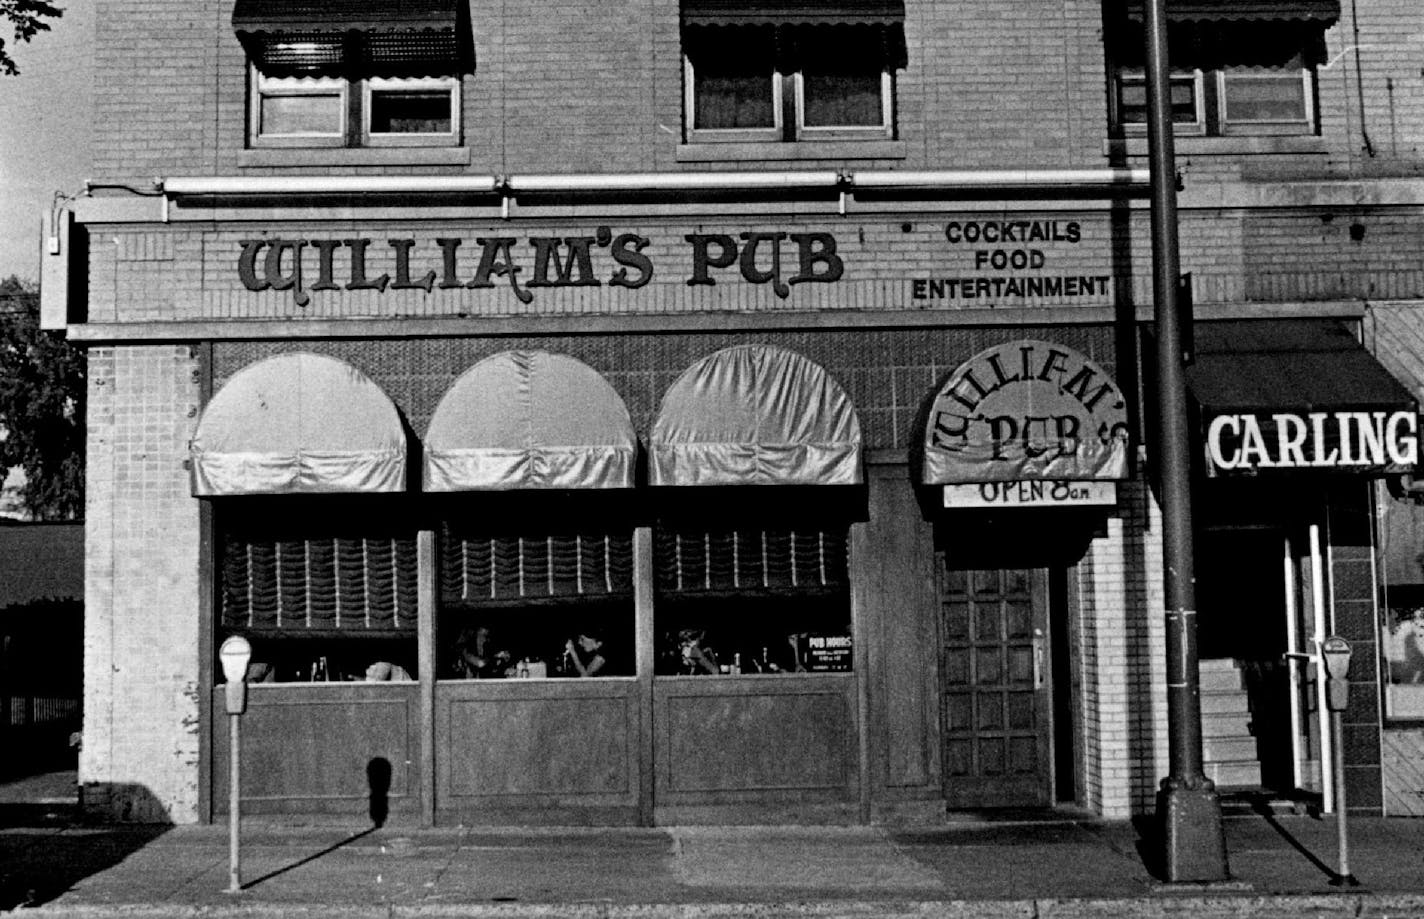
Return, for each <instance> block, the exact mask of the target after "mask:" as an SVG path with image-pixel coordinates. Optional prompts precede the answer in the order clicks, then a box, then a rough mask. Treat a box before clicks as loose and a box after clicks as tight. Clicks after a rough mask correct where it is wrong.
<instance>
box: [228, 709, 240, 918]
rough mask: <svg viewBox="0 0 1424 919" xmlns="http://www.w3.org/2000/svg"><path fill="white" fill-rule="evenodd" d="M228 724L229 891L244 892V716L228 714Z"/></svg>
mask: <svg viewBox="0 0 1424 919" xmlns="http://www.w3.org/2000/svg"><path fill="white" fill-rule="evenodd" d="M227 720H228V724H229V725H231V728H230V731H229V736H230V743H231V746H232V756H231V757H230V762H229V763H228V770H229V771H228V782H227V789H228V790H227V794H228V800H227V827H228V830H227V843H228V872H227V875H228V878H227V892H228V893H241V892H242V859H241V856H240V855H239V847H238V836H239V833H238V831H239V829H240V825H241V823H242V810H241V805H240V804H239V803H238V802H239V800H240V798H241V795H240V793H239V788H238V776H239V775H241V772H242V770H241V769H240V768H239V764H240V763H241V762H242V752H241V750H242V728H241V724H242V716H240V715H238V714H236V713H234V714H231V715H228V716H227Z"/></svg>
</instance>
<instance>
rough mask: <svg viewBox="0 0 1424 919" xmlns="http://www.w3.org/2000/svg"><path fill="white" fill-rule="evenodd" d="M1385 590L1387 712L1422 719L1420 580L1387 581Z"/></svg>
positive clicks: (1423, 587)
mask: <svg viewBox="0 0 1424 919" xmlns="http://www.w3.org/2000/svg"><path fill="white" fill-rule="evenodd" d="M1385 594H1386V606H1385V611H1384V617H1385V623H1384V635H1383V636H1382V637H1383V642H1382V647H1383V651H1384V660H1385V666H1386V667H1387V668H1388V671H1389V673H1388V680H1389V683H1388V690H1387V695H1388V714H1389V716H1390V717H1392V718H1406V719H1424V584H1400V585H1391V586H1390V587H1388V588H1387V590H1386V592H1385Z"/></svg>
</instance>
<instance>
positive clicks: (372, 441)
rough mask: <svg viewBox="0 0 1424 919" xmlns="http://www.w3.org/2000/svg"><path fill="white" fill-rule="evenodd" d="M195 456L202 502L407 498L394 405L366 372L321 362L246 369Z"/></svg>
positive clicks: (208, 424) (281, 361)
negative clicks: (333, 495) (352, 495)
mask: <svg viewBox="0 0 1424 919" xmlns="http://www.w3.org/2000/svg"><path fill="white" fill-rule="evenodd" d="M189 453H190V456H191V459H192V466H193V494H194V495H197V496H200V497H215V496H220V495H281V494H301V493H327V492H399V491H403V490H405V465H406V441H405V431H404V428H403V426H402V424H401V419H400V414H399V412H397V411H396V407H395V405H393V404H392V403H391V400H390V399H389V398H388V397H387V396H386V394H385V393H384V392H382V391H381V389H380V387H378V386H377V385H376V384H375V383H373V382H371V379H370V378H369V377H367V376H366V375H365V374H363V373H362V372H361V371H359V370H357V369H356V368H355V367H352V366H351V365H350V364H347V363H345V362H344V361H339V360H337V359H335V358H331V357H325V356H323V355H319V354H309V353H305V352H302V353H297V354H283V355H280V356H277V357H270V358H267V359H266V360H263V361H259V362H258V363H256V364H253V365H251V366H249V367H246V368H244V369H242V370H240V371H238V372H237V374H235V375H234V376H233V377H232V379H230V380H228V381H227V383H226V384H224V386H223V387H222V389H220V390H219V391H218V393H217V395H215V396H214V397H213V399H212V401H211V402H210V403H208V407H207V408H206V409H205V410H204V411H203V417H202V420H200V421H199V422H198V430H197V433H196V434H195V435H194V436H193V440H192V442H191V444H190V445H189Z"/></svg>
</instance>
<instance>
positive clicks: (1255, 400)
mask: <svg viewBox="0 0 1424 919" xmlns="http://www.w3.org/2000/svg"><path fill="white" fill-rule="evenodd" d="M1195 351H1196V360H1195V362H1194V363H1192V364H1191V365H1190V366H1189V367H1188V368H1187V384H1188V386H1189V388H1190V389H1191V393H1192V396H1193V398H1194V399H1195V401H1196V404H1197V406H1198V407H1199V409H1200V415H1201V422H1202V428H1203V440H1204V443H1205V447H1206V462H1207V465H1206V471H1207V472H1208V474H1212V475H1216V474H1222V473H1225V474H1240V473H1248V474H1255V473H1262V472H1270V473H1272V474H1275V473H1280V472H1293V471H1295V472H1300V471H1313V472H1323V471H1334V472H1354V473H1371V474H1378V473H1387V472H1412V471H1413V470H1414V468H1415V467H1416V466H1417V465H1418V463H1419V436H1418V428H1419V415H1418V407H1417V406H1416V404H1415V401H1414V399H1413V397H1412V396H1411V395H1410V393H1409V391H1408V390H1407V389H1406V388H1405V387H1404V386H1403V385H1401V384H1400V383H1399V382H1398V381H1397V380H1395V379H1394V377H1393V376H1391V375H1390V373H1389V371H1387V370H1385V368H1384V367H1383V366H1381V365H1380V363H1379V362H1378V361H1377V360H1375V358H1374V356H1373V355H1371V354H1370V353H1369V352H1368V351H1366V350H1365V349H1364V347H1362V346H1361V345H1360V343H1359V342H1358V341H1356V339H1355V336H1354V335H1353V334H1352V333H1351V331H1350V330H1349V329H1347V328H1346V327H1344V326H1343V325H1341V324H1339V323H1337V322H1332V321H1328V320H1316V321H1309V320H1297V321H1270V320H1256V321H1239V322H1211V323H1200V324H1199V325H1198V326H1197V331H1196V348H1195Z"/></svg>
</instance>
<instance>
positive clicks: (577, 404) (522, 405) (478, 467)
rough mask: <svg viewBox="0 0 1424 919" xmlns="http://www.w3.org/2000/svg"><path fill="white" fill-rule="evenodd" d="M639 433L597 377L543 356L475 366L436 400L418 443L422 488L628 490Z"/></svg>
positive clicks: (567, 360)
mask: <svg viewBox="0 0 1424 919" xmlns="http://www.w3.org/2000/svg"><path fill="white" fill-rule="evenodd" d="M637 457H638V440H637V435H636V434H634V432H633V423H632V421H631V420H629V417H628V409H627V407H625V406H624V405H623V400H622V398H620V397H619V395H618V393H617V392H615V391H614V389H613V387H612V386H610V385H609V384H608V381H607V380H605V379H604V378H603V377H601V376H599V374H598V372H597V371H595V370H594V369H593V368H591V367H589V366H588V365H587V364H584V363H582V362H580V361H577V360H575V359H574V358H571V357H567V356H564V355H560V354H549V353H548V352H544V351H505V352H502V353H500V354H495V355H492V356H491V357H487V358H485V359H484V360H482V361H480V362H479V363H478V364H475V366H473V367H471V368H470V369H469V370H467V371H465V373H464V374H463V375H462V376H461V377H460V378H459V379H458V380H456V381H455V383H454V384H453V385H452V386H451V387H450V389H449V391H448V392H446V393H445V396H444V397H443V398H442V399H441V400H440V404H439V406H437V407H436V409H435V415H434V417H432V418H431V420H430V430H429V432H428V433H427V434H426V437H425V476H424V483H425V485H424V487H425V490H426V491H477V490H493V491H510V490H516V489H526V488H528V489H533V488H631V487H633V484H634V476H635V474H636V467H637Z"/></svg>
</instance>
